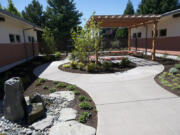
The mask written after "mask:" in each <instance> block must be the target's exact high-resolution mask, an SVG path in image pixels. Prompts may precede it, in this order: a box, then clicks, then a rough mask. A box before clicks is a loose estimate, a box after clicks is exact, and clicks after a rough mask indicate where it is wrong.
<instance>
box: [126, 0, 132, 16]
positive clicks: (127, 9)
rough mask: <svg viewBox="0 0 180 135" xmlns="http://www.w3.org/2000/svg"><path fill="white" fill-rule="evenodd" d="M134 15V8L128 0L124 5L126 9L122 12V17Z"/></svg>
mask: <svg viewBox="0 0 180 135" xmlns="http://www.w3.org/2000/svg"><path fill="white" fill-rule="evenodd" d="M133 14H134V7H133V4H132V2H131V0H128V3H127V5H126V9H125V10H124V15H133Z"/></svg>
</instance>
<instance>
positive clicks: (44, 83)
mask: <svg viewBox="0 0 180 135" xmlns="http://www.w3.org/2000/svg"><path fill="white" fill-rule="evenodd" d="M56 91H73V92H74V94H75V99H74V100H73V102H72V103H71V104H70V105H69V106H68V107H69V108H73V109H75V110H76V111H77V112H78V113H77V117H76V120H77V121H80V120H79V117H80V115H81V114H82V113H83V112H89V113H90V114H91V116H90V118H89V119H88V120H87V121H86V122H82V123H84V124H86V125H89V126H91V127H94V128H97V110H96V106H95V103H94V102H93V100H92V98H91V97H90V96H89V95H88V94H87V93H86V92H85V91H84V90H82V89H81V88H79V87H77V86H74V85H71V84H68V83H64V82H58V81H50V80H44V79H37V80H36V81H34V83H32V84H31V85H30V86H29V87H28V88H27V89H26V90H25V92H24V95H25V96H30V97H31V95H33V94H35V93H36V92H38V93H39V94H42V95H49V94H51V93H54V92H56ZM84 102H86V103H88V104H89V105H90V107H91V108H90V109H81V108H80V106H79V105H80V104H81V103H84Z"/></svg>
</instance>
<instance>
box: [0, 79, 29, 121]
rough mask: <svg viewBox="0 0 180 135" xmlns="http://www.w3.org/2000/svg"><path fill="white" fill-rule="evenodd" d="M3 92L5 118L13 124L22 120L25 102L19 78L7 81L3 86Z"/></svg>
mask: <svg viewBox="0 0 180 135" xmlns="http://www.w3.org/2000/svg"><path fill="white" fill-rule="evenodd" d="M4 92H5V96H4V107H3V110H4V116H5V118H6V119H8V120H10V121H13V122H16V121H21V120H23V119H24V117H25V115H26V101H25V99H24V96H23V92H24V88H23V84H22V80H21V79H20V78H19V77H14V78H11V79H9V80H7V81H6V82H5V84H4Z"/></svg>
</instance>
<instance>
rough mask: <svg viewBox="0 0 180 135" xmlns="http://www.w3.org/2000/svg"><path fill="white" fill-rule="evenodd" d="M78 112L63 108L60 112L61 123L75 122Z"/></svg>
mask: <svg viewBox="0 0 180 135" xmlns="http://www.w3.org/2000/svg"><path fill="white" fill-rule="evenodd" d="M76 114H77V111H76V110H74V109H72V108H63V109H62V110H61V111H60V117H59V119H58V120H59V121H69V120H75V118H76Z"/></svg>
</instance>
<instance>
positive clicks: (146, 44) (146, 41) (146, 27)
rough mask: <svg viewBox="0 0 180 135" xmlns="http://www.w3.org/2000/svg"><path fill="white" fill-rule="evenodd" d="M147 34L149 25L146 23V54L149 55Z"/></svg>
mask: <svg viewBox="0 0 180 135" xmlns="http://www.w3.org/2000/svg"><path fill="white" fill-rule="evenodd" d="M147 35H148V25H147V24H146V52H145V54H146V55H147V48H148V47H147V46H148V45H147Z"/></svg>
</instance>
